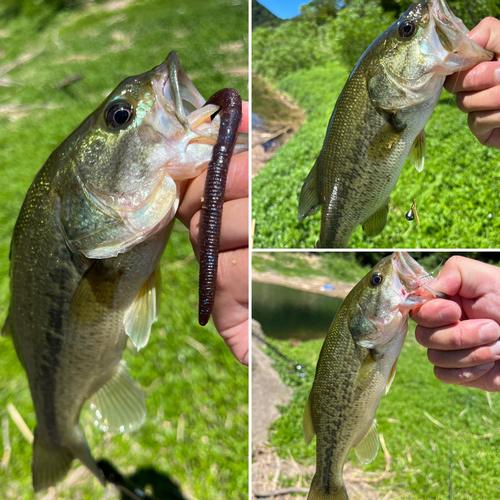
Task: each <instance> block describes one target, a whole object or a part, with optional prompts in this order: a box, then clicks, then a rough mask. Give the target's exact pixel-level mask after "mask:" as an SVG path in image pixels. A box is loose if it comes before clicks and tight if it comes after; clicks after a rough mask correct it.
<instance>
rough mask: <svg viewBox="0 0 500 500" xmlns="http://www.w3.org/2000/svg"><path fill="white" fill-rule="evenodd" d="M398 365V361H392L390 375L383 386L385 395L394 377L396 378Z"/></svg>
mask: <svg viewBox="0 0 500 500" xmlns="http://www.w3.org/2000/svg"><path fill="white" fill-rule="evenodd" d="M397 364H398V360H397V359H396V361H394V364H393V365H392V368H391V373H389V378H388V379H387V384H385V393H386V394H387V393H388V392H389V389H390V388H391V385H392V381H393V380H394V377H395V376H396V366H397Z"/></svg>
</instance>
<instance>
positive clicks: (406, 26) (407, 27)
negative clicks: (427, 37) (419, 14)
mask: <svg viewBox="0 0 500 500" xmlns="http://www.w3.org/2000/svg"><path fill="white" fill-rule="evenodd" d="M416 29H417V26H416V25H415V22H414V21H405V22H404V23H402V24H401V25H400V26H399V35H400V36H402V37H403V38H410V37H411V36H413V35H414V34H415V31H416Z"/></svg>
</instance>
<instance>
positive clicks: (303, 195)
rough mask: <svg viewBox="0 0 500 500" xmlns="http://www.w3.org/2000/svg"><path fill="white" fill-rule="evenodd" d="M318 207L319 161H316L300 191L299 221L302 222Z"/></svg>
mask: <svg viewBox="0 0 500 500" xmlns="http://www.w3.org/2000/svg"><path fill="white" fill-rule="evenodd" d="M318 207H319V198H318V162H317V161H316V163H315V164H314V167H313V168H312V169H311V171H310V172H309V175H308V176H307V178H306V180H305V181H304V185H303V186H302V189H301V191H300V196H299V212H298V215H299V221H300V222H302V221H303V220H304V219H305V218H306V217H307V216H308V215H311V214H313V213H314V212H316V210H317V209H318Z"/></svg>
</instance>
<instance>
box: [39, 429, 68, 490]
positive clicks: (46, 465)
mask: <svg viewBox="0 0 500 500" xmlns="http://www.w3.org/2000/svg"><path fill="white" fill-rule="evenodd" d="M37 434H38V433H37V429H35V433H34V441H33V461H32V464H31V469H32V477H33V489H34V490H35V492H38V491H41V490H45V489H46V488H48V487H50V486H53V485H54V484H56V483H57V482H58V481H60V480H61V479H63V478H64V476H66V474H67V473H68V471H69V468H70V467H71V462H72V461H73V458H74V457H73V454H72V453H71V451H69V450H67V449H66V448H62V447H50V446H47V445H45V444H44V443H43V442H42V440H41V439H40V438H39V436H37Z"/></svg>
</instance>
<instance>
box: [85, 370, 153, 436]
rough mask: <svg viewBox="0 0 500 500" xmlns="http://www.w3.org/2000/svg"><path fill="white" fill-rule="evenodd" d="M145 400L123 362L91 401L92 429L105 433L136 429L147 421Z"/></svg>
mask: <svg viewBox="0 0 500 500" xmlns="http://www.w3.org/2000/svg"><path fill="white" fill-rule="evenodd" d="M144 399H145V397H144V394H143V393H142V391H141V390H140V389H139V387H138V386H137V384H136V383H135V381H134V379H133V378H132V377H131V376H130V375H129V374H128V373H127V371H126V369H125V363H124V362H123V361H122V362H121V363H120V364H119V365H118V369H117V370H116V372H115V374H114V375H113V376H112V377H111V379H110V380H108V382H107V383H106V384H105V385H104V386H103V387H101V388H100V389H99V390H98V391H97V392H96V393H95V394H94V395H93V396H92V397H91V398H90V410H91V412H92V416H93V419H94V425H95V426H96V427H99V428H100V429H101V430H102V431H104V432H107V431H109V432H118V433H123V432H126V431H133V430H135V429H138V428H139V427H140V426H141V425H142V423H143V422H144V418H145V417H146V405H145V403H144Z"/></svg>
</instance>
